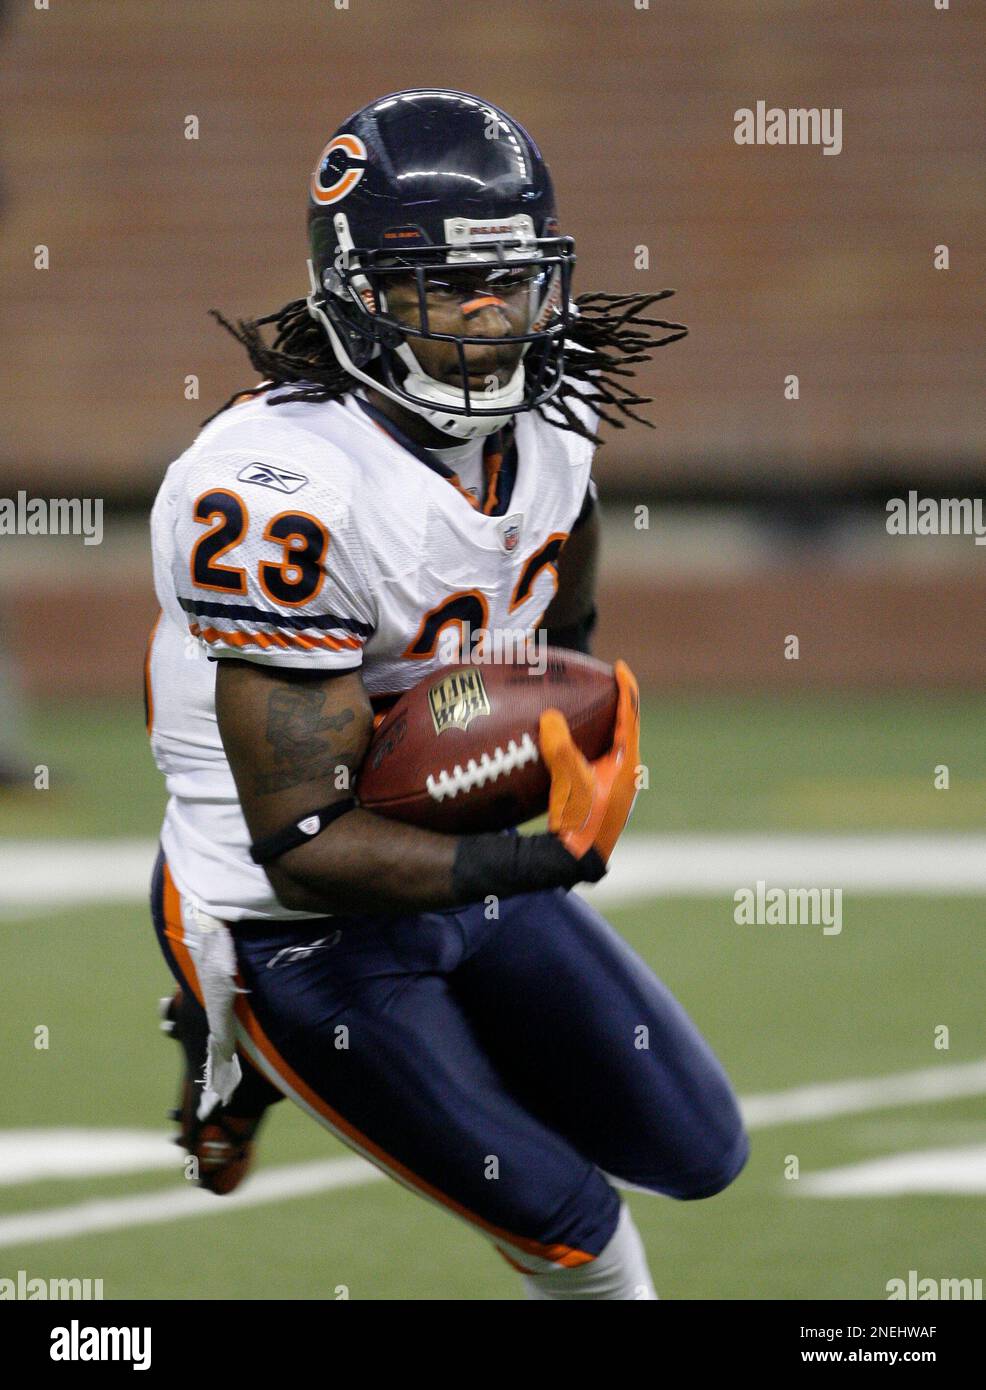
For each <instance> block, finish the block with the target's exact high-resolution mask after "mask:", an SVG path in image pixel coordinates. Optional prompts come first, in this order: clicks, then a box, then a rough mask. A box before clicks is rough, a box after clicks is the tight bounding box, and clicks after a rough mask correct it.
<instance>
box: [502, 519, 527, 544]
mask: <svg viewBox="0 0 986 1390" xmlns="http://www.w3.org/2000/svg"><path fill="white" fill-rule="evenodd" d="M523 519H524V518H523V517H522V516H520V515H516V516H506V517H504V518H503V520H502V521H501V522H500V528H499V529H500V542H501V544H502V545H503V548H504V550H508V551H509V550H516V549H517V542H518V541H519V540H520V523H521V522H522V521H523Z"/></svg>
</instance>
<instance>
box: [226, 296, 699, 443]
mask: <svg viewBox="0 0 986 1390" xmlns="http://www.w3.org/2000/svg"><path fill="white" fill-rule="evenodd" d="M673 294H674V290H659V291H658V292H657V293H656V294H599V293H593V294H583V295H579V296H578V298H577V299H576V300H575V304H576V306H577V308H578V315H577V316H576V317H575V318H574V319H573V320H572V323H571V325H570V326H569V329H568V332H567V334H566V338H565V342H566V352H565V376H564V379H563V380H562V383H561V386H560V388H559V390H558V392H557V394H556V395H555V396H553V397H552V398H551V400H550V401H547V402H545V404H544V405H543V406H536V407H535V409H536V411H537V413H538V415H540V416H541V418H542V419H543V420H547V421H548V423H549V424H552V425H556V426H557V427H558V428H559V429H563V430H570V431H572V432H573V433H575V434H579V435H581V436H582V437H583V439H588V440H590V441H591V442H592V443H593V444H601V443H603V441H602V440H601V439H600V438H599V437H598V436H597V435H595V434H592V433H591V431H590V430H588V429H587V428H586V426H585V425H584V424H583V423H582V421H581V420H579V419H578V417H577V416H576V415H575V413H574V412H573V410H572V409H571V407H570V405H569V404H568V402H569V401H570V400H571V399H573V398H575V399H578V400H582V401H588V402H589V403H590V404H591V405H592V406H593V407H594V408H595V410H596V411H597V413H598V415H599V418H600V419H601V420H605V421H606V423H607V424H609V425H613V426H614V427H615V428H616V429H625V428H626V426H625V424H624V422H623V420H621V419H619V418H618V416H617V415H614V414H609V413H607V411H606V409H605V407H606V406H610V407H615V409H616V410H617V411H618V412H619V413H620V414H622V415H625V416H627V417H628V418H629V419H631V420H636V421H638V423H640V424H641V425H646V426H647V427H648V428H649V429H654V428H655V427H654V425H653V423H652V422H651V421H650V420H645V419H644V418H643V417H642V416H640V415H638V414H637V413H636V412H635V410H634V406H640V405H650V404H651V403H652V401H653V397H652V396H639V395H637V394H636V393H635V392H634V391H633V390H632V389H631V387H630V386H629V385H628V384H627V382H628V381H629V379H630V378H632V377H633V376H634V371H633V368H634V367H636V366H638V365H639V364H640V363H641V362H648V361H649V360H650V355H651V353H652V352H653V351H654V350H655V349H656V348H659V347H664V346H665V344H667V343H674V342H677V341H678V339H679V338H684V337H685V335H686V334H687V332H688V329H687V328H686V327H685V326H684V324H681V323H670V322H668V320H666V319H655V318H647V317H645V316H644V310H645V309H649V308H650V306H651V305H652V304H655V303H657V302H658V301H659V300H662V299H668V298H670V296H671V295H673ZM209 312H210V314H211V315H212V317H213V318H214V319H216V321H217V322H218V323H219V324H221V325H222V327H223V328H225V329H226V331H227V332H228V333H231V334H232V335H233V337H234V338H235V339H236V341H237V342H238V343H240V344H242V346H243V347H244V348H246V351H247V356H248V357H249V358H250V362H251V363H252V365H253V367H254V368H255V369H256V371H258V372H259V373H260V374H261V376H262V377H263V378H264V384H263V385H262V386H261V387H259V388H255V389H254V390H253V391H248V392H246V393H244V392H243V391H236V392H234V393H233V395H232V396H230V398H229V400H228V401H226V402H225V403H224V404H223V405H221V406H220V407H219V409H218V410H216V411H214V412H213V414H212V415H210V416H209V418H208V419H207V420H203V421H202V424H203V425H207V424H208V423H209V421H210V420H214V419H215V418H216V416H217V415H221V414H222V413H223V411H224V410H228V409H229V407H230V406H231V405H233V403H234V402H235V401H237V400H239V399H240V398H241V397H242V396H243V395H244V394H247V395H256V394H259V393H261V392H268V391H273V390H275V389H276V388H278V387H281V386H290V385H291V384H292V383H294V382H299V383H304V384H303V385H300V386H299V389H298V390H297V391H294V392H291V393H290V394H289V395H278V397H277V402H278V403H281V402H284V401H309V402H311V403H313V404H316V403H320V402H324V401H335V400H339V398H340V397H341V396H344V395H345V394H346V392H347V391H351V390H352V389H353V380H354V379H353V377H351V376H350V375H349V373H348V372H347V371H345V369H344V368H343V367H341V366H340V365H339V363H338V361H337V360H336V357H335V354H334V353H333V351H332V345H331V343H330V342H329V340H328V339H327V338H326V336H325V334H324V333H323V331H322V329H321V328H320V326H319V325H318V324H317V323H316V321H315V320H314V319H313V318H312V317H311V315H310V314H309V312H308V303H307V301H306V300H304V299H293V300H292V301H291V302H290V303H289V304H285V305H284V307H283V308H282V309H279V310H278V311H277V313H275V314H268V315H267V317H266V318H262V319H239V320H238V321H237V323H236V324H235V325H233V324H231V323H230V322H229V321H228V320H227V319H225V318H223V316H222V314H220V313H219V311H218V310H217V309H210V311H209ZM268 324H274V325H275V335H274V340H273V342H272V343H270V344H268V343H267V342H266V341H265V339H264V337H263V334H262V333H261V332H260V330H261V328H264V327H266V326H267V325H268ZM649 328H665V329H668V330H669V332H668V334H667V336H666V337H663V338H654V337H653V336H652V335H651V334H649V333H648V332H647V330H648V329H649ZM578 384H583V385H586V386H589V387H590V388H592V389H591V390H589V391H580V390H578ZM268 404H274V402H273V401H268ZM548 409H551V410H553V411H555V412H556V413H557V414H558V416H559V418H557V419H552V418H551V417H550V416H549V415H548V414H547V413H546V411H547V410H548Z"/></svg>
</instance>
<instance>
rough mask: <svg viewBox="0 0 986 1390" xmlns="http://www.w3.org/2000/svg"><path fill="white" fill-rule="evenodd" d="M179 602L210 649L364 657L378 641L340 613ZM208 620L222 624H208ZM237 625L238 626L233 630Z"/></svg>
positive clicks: (366, 627) (364, 627)
mask: <svg viewBox="0 0 986 1390" xmlns="http://www.w3.org/2000/svg"><path fill="white" fill-rule="evenodd" d="M178 602H179V603H180V605H181V607H182V608H183V609H184V611H185V613H186V615H187V616H188V620H189V621H188V629H189V631H190V632H191V634H192V636H193V637H199V638H201V639H202V640H203V641H205V642H208V643H210V645H218V644H223V645H226V646H229V647H257V648H259V649H260V650H261V651H268V650H270V649H271V648H275V647H276V648H279V649H280V650H282V651H332V652H346V651H355V652H358V651H361V650H362V648H363V646H364V645H365V643H366V641H367V640H368V639H369V638H370V637H371V636H372V635H373V628H372V627H370V626H369V624H367V623H362V622H359V621H358V620H357V619H355V618H347V617H342V616H340V615H338V614H335V613H319V614H310V615H307V616H306V615H303V614H298V613H279V612H277V611H275V610H274V609H272V608H270V609H268V608H258V607H256V606H254V605H253V604H247V603H221V602H216V601H213V600H209V601H206V600H202V599H190V598H183V597H181V596H179V599H178ZM203 619H215V620H216V622H215V623H213V622H203V621H202V620H203ZM231 623H236V624H237V626H236V627H235V628H231V627H230V626H229V624H231ZM217 624H218V625H217ZM242 624H247V626H242ZM265 628H271V629H273V631H266V630H264V629H265Z"/></svg>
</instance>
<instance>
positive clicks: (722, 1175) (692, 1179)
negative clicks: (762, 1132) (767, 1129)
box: [669, 1116, 750, 1202]
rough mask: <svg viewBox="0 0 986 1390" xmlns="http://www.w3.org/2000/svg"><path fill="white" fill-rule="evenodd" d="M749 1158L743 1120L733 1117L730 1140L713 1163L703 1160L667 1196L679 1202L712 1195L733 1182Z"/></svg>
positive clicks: (748, 1146) (747, 1137) (748, 1141)
mask: <svg viewBox="0 0 986 1390" xmlns="http://www.w3.org/2000/svg"><path fill="white" fill-rule="evenodd" d="M749 1157H750V1139H749V1135H748V1134H747V1132H746V1130H745V1129H744V1128H743V1122H742V1120H740V1119H739V1117H738V1116H737V1123H736V1128H735V1130H734V1132H733V1136H732V1142H731V1143H730V1145H729V1147H728V1148H727V1149H725V1150H723V1151H722V1153H721V1155H720V1156H719V1157H718V1159H717V1160H716V1161H715V1162H714V1163H711V1164H709V1163H706V1164H704V1165H703V1166H702V1167H701V1168H698V1169H696V1170H695V1171H694V1172H693V1173H691V1174H689V1176H688V1178H686V1179H685V1180H684V1181H681V1182H679V1183H676V1184H675V1188H674V1190H673V1191H670V1192H669V1195H670V1196H672V1197H674V1198H675V1199H676V1200H677V1201H679V1202H696V1201H699V1200H700V1199H701V1198H703V1197H714V1196H715V1195H716V1193H717V1192H722V1191H723V1189H724V1188H727V1187H728V1186H729V1185H730V1183H732V1182H734V1181H735V1180H736V1179H737V1178H738V1177H739V1175H740V1173H741V1172H742V1171H743V1169H744V1168H745V1167H746V1161H747V1159H748V1158H749Z"/></svg>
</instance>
